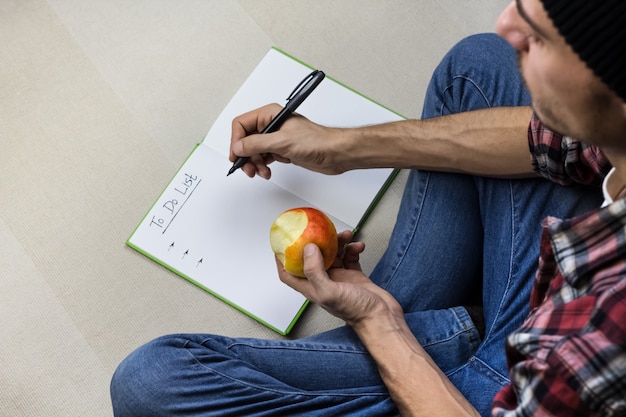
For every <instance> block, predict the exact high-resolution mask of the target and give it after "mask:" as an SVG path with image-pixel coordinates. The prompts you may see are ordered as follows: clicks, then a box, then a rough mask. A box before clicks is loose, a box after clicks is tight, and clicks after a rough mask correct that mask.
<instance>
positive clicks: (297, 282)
mask: <svg viewBox="0 0 626 417" xmlns="http://www.w3.org/2000/svg"><path fill="white" fill-rule="evenodd" d="M274 259H275V261H276V269H277V270H278V277H279V278H280V280H281V281H282V282H283V283H285V284H287V285H288V286H290V287H291V288H293V289H294V290H296V291H298V292H301V293H302V294H304V296H305V297H307V291H306V288H305V287H306V286H310V284H309V283H308V281H307V280H306V279H304V278H300V277H296V276H295V275H292V274H290V273H289V272H287V270H286V269H285V267H284V266H283V264H282V263H281V262H280V259H278V257H277V256H274ZM307 298H308V297H307Z"/></svg>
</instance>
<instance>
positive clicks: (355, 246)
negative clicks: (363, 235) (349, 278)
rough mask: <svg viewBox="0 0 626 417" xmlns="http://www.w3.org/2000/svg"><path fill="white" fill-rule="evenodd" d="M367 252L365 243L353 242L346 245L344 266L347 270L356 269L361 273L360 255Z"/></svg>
mask: <svg viewBox="0 0 626 417" xmlns="http://www.w3.org/2000/svg"><path fill="white" fill-rule="evenodd" d="M364 250H365V243H363V242H352V243H349V244H348V245H346V248H345V253H344V256H343V266H344V268H346V269H355V270H358V271H360V270H361V264H360V263H359V259H360V255H361V253H363V251H364Z"/></svg>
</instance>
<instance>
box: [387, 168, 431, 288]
mask: <svg viewBox="0 0 626 417" xmlns="http://www.w3.org/2000/svg"><path fill="white" fill-rule="evenodd" d="M413 175H417V173H416V172H414V173H413ZM420 175H426V179H425V180H424V181H423V186H422V190H421V201H420V204H419V209H418V210H416V211H415V212H414V214H413V216H412V217H411V220H412V222H411V226H412V227H411V229H410V233H409V234H410V238H409V239H407V240H406V242H407V243H406V245H405V246H404V247H403V248H402V252H401V253H399V254H398V261H397V262H396V263H395V266H394V268H393V270H392V271H391V273H390V274H389V276H388V277H387V279H385V281H384V282H385V284H384V285H381V288H383V289H387V288H389V285H391V283H392V282H393V280H394V278H395V276H396V274H397V272H398V269H400V265H401V264H402V261H403V259H404V258H405V257H406V255H407V252H408V250H409V247H410V246H411V243H412V242H413V239H414V238H415V233H416V230H417V224H418V223H419V219H420V217H421V215H422V209H423V207H424V199H425V197H424V196H425V195H426V193H427V192H428V186H429V184H430V172H428V171H420Z"/></svg>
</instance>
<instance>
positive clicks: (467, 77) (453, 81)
mask: <svg viewBox="0 0 626 417" xmlns="http://www.w3.org/2000/svg"><path fill="white" fill-rule="evenodd" d="M459 79H461V80H465V81H467V82H469V83H470V84H472V86H474V88H475V89H476V91H478V93H479V94H480V96H481V97H482V98H483V100H485V103H486V104H487V107H491V103H490V102H489V100H488V99H487V96H486V95H485V93H484V92H483V90H482V88H480V87H479V86H478V84H477V83H476V82H474V81H473V80H472V79H471V78H470V77H469V76H466V75H455V76H454V77H452V82H450V84H448V85H446V86H445V87H444V88H443V91H442V95H441V97H442V98H443V99H442V100H441V108H440V109H439V116H442V115H443V109H444V107H445V104H446V100H445V97H446V92H447V91H448V90H449V89H451V88H452V87H453V84H454V83H455V82H456V81H457V80H459Z"/></svg>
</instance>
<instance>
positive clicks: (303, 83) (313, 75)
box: [287, 70, 320, 101]
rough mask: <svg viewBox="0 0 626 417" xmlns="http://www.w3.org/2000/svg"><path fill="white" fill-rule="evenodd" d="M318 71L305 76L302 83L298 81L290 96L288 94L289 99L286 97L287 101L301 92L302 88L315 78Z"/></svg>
mask: <svg viewBox="0 0 626 417" xmlns="http://www.w3.org/2000/svg"><path fill="white" fill-rule="evenodd" d="M319 72H320V70H315V71H313V72H312V73H310V74H309V75H307V76H306V77H304V79H303V80H302V81H300V84H298V85H297V86H296V88H294V89H293V91H292V92H291V94H289V97H287V101H289V100H291V99H293V98H294V97H295V96H297V95H298V93H299V92H300V90H302V88H303V87H304V86H305V85H306V83H308V82H309V81H310V80H312V79H313V77H315V76H316V75H317V73H319Z"/></svg>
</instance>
